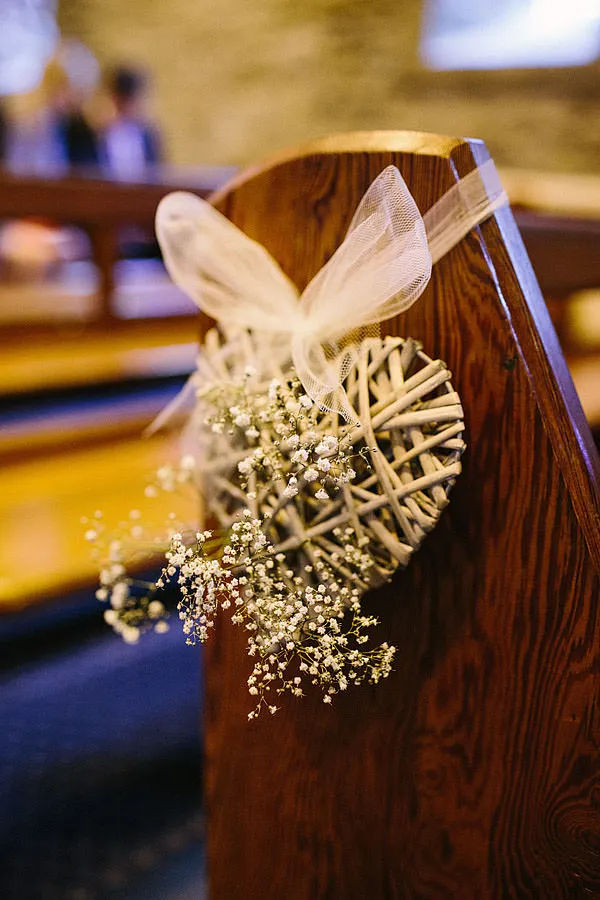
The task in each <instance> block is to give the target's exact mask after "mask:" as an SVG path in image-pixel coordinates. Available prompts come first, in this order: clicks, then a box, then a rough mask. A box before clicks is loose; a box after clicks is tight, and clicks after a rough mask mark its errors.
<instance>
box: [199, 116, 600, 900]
mask: <svg viewBox="0 0 600 900" xmlns="http://www.w3.org/2000/svg"><path fill="white" fill-rule="evenodd" d="M485 159H487V151H486V149H485V147H484V146H483V145H482V144H481V143H479V142H477V141H469V140H460V139H454V138H445V137H441V136H432V135H418V134H410V133H404V132H398V133H395V132H393V133H385V132H382V133H374V134H365V135H361V134H358V135H342V136H339V137H337V138H331V139H327V140H323V141H320V142H315V143H314V144H312V145H309V146H307V147H302V148H300V149H299V150H298V151H297V152H296V153H294V152H290V153H288V154H284V155H281V156H280V157H278V158H276V159H272V160H270V161H269V162H268V163H267V164H265V165H264V166H263V167H260V166H257V167H254V168H253V169H251V170H249V171H248V173H247V174H242V175H240V176H239V177H238V178H237V179H236V180H235V182H234V183H232V184H230V186H229V188H228V189H227V190H224V191H223V192H222V193H220V194H218V195H217V197H216V198H215V202H216V204H217V206H218V208H219V209H220V210H221V211H222V212H224V213H225V214H226V215H227V216H228V217H229V218H230V219H231V220H232V221H233V222H234V223H235V224H236V225H238V227H240V228H242V229H243V230H244V231H245V232H246V233H247V234H249V235H250V236H251V237H253V238H254V239H256V240H258V241H260V242H261V243H262V244H264V245H265V246H266V247H267V249H268V250H269V251H270V253H271V254H272V255H273V256H274V257H275V258H276V259H277V261H278V262H279V263H280V265H281V266H282V268H283V269H284V271H285V272H286V273H287V274H288V275H289V276H290V277H291V278H292V280H293V281H294V282H295V283H296V284H297V285H298V286H299V287H300V288H303V287H304V286H305V285H306V284H307V282H308V281H309V279H310V278H311V277H312V276H313V275H314V274H315V272H316V271H318V270H319V268H320V267H321V266H322V265H323V263H324V262H325V260H326V258H327V257H328V255H329V254H330V253H331V250H332V248H334V247H335V246H337V245H338V244H339V242H340V240H341V238H342V237H343V235H344V233H345V230H346V228H347V226H348V223H349V220H350V218H351V216H352V213H353V211H354V209H355V208H356V205H357V203H358V201H359V199H360V197H361V196H362V194H363V192H364V191H365V189H366V188H367V186H368V184H369V183H370V182H371V180H372V179H373V178H374V177H375V176H376V175H377V174H378V173H379V172H380V171H381V170H382V169H383V168H384V166H386V165H388V164H390V163H394V164H395V165H397V166H398V167H399V168H400V170H401V172H402V174H403V175H404V177H405V179H406V180H407V183H408V186H409V189H410V190H411V192H412V193H413V196H414V197H415V200H416V202H417V205H418V206H419V208H420V209H421V210H422V211H423V212H424V211H426V210H427V209H429V208H430V207H431V205H432V204H433V203H434V202H435V201H436V200H438V199H439V197H440V196H441V195H442V194H443V193H444V192H445V191H446V190H448V189H449V188H450V187H451V186H452V185H453V184H454V183H455V181H456V179H457V178H460V177H462V176H464V175H466V174H467V173H468V172H469V171H471V170H472V169H473V168H474V166H475V165H477V164H478V163H481V162H483V161H485ZM274 196H277V197H278V198H279V200H280V201H281V202H280V203H278V204H277V207H276V208H275V207H274V206H273V205H272V204H270V203H269V198H272V197H274ZM265 209H268V210H269V215H268V216H267V215H263V214H262V211H263V210H265ZM384 330H385V332H386V333H389V334H392V335H404V336H406V335H411V336H412V337H414V338H416V339H418V340H420V341H422V343H423V345H424V347H425V348H426V351H427V352H428V353H429V354H430V355H432V356H434V357H440V358H441V359H444V360H445V361H446V362H447V364H448V366H449V368H450V369H451V371H452V373H453V385H454V386H455V387H456V389H457V390H458V391H459V392H460V394H461V397H462V402H463V406H464V411H465V420H466V423H467V442H468V450H467V453H466V456H465V465H464V471H463V473H462V475H461V477H460V479H458V480H457V484H456V486H455V488H454V490H453V494H452V499H451V503H450V506H449V508H448V510H447V511H446V512H445V514H444V516H443V518H442V520H441V521H440V524H439V526H438V528H437V529H436V531H435V532H434V533H433V534H432V535H431V536H429V538H428V540H427V542H426V544H425V545H424V546H423V547H422V548H421V550H420V551H419V553H418V554H417V555H416V556H415V558H414V559H413V560H412V562H411V565H410V566H409V567H408V568H407V569H406V570H404V571H401V572H398V573H397V575H396V577H395V578H394V580H393V581H392V583H391V584H390V585H389V586H388V587H387V588H385V589H383V590H382V591H381V592H378V593H376V594H375V595H374V596H373V597H372V598H371V601H370V602H369V603H368V611H369V612H370V613H374V614H376V615H377V616H378V617H379V618H380V620H381V623H382V625H381V630H380V635H381V638H382V639H387V640H389V641H391V642H392V643H393V644H394V646H396V647H397V648H398V657H397V664H396V667H395V671H394V673H393V674H392V675H391V676H390V678H389V679H387V680H386V681H385V682H383V683H380V684H379V685H377V686H376V687H374V688H372V689H371V688H366V687H365V688H364V689H357V690H355V691H352V692H351V691H347V692H346V693H345V694H344V695H343V696H340V697H337V698H336V700H335V701H334V703H333V705H332V706H331V707H326V706H324V705H323V703H322V699H321V697H320V696H319V695H318V693H317V692H314V693H313V692H312V691H311V692H307V696H306V697H305V698H304V699H302V700H301V701H297V700H295V699H293V698H284V699H283V700H281V701H278V702H279V703H280V705H281V706H282V709H281V710H280V711H279V712H278V713H277V715H276V716H275V717H273V718H272V717H270V716H267V717H265V718H262V717H261V718H259V719H258V720H255V721H253V722H251V723H248V722H247V720H246V715H247V712H248V710H249V708H251V706H252V702H251V699H250V698H249V697H248V695H247V685H246V678H247V675H248V673H249V671H250V670H251V663H249V661H248V659H247V656H246V647H245V635H244V634H243V632H242V631H241V630H240V629H235V628H233V627H232V626H230V624H229V623H228V622H227V621H224V620H222V621H220V622H218V623H217V633H216V635H215V636H214V638H213V639H212V640H211V641H209V643H208V644H207V646H206V653H205V656H206V660H207V663H206V681H207V697H206V706H205V708H206V714H205V732H206V754H207V759H206V770H207V780H206V784H207V798H208V823H209V872H210V881H209V888H210V893H209V896H210V897H211V900H225V898H227V900H237V898H240V900H241V898H244V900H255V898H256V900H259V898H260V900H280V898H281V897H283V896H285V897H287V898H289V900H313V898H315V897H327V898H328V900H338V898H339V900H364V898H365V897H372V898H377V900H384V898H386V900H393V898H403V900H408V898H415V900H416V898H420V897H427V898H430V900H434V898H440V900H441V898H445V897H460V898H462V900H475V898H478V900H492V898H496V897H500V896H506V897H508V896H514V897H517V896H518V897H520V898H525V897H531V898H537V897H541V896H544V897H552V898H554V900H568V898H571V897H575V896H579V894H580V893H581V895H582V896H583V894H584V893H585V894H588V893H589V894H590V895H592V894H593V893H595V892H598V890H600V861H599V858H598V853H597V846H598V842H599V841H600V814H599V812H598V807H597V803H596V801H595V793H596V790H597V784H598V780H599V778H600V754H599V752H598V749H599V745H600V730H599V727H598V708H599V697H598V665H599V664H598V649H597V648H598V612H599V608H598V598H599V596H600V578H599V575H600V529H599V528H598V521H599V517H600V464H599V460H598V455H597V452H596V450H595V447H594V445H593V441H592V438H591V434H590V431H589V428H588V426H587V424H586V422H585V419H584V416H583V414H582V410H581V407H580V404H579V401H578V398H577V395H576V393H575V390H574V387H573V384H572V381H571V379H570V376H569V373H568V370H567V367H566V364H565V360H564V358H563V356H562V353H561V351H560V348H559V345H558V343H557V341H556V336H555V333H554V330H553V328H552V325H551V323H550V320H549V316H548V312H547V309H546V306H545V304H544V302H543V299H542V295H541V293H540V291H539V288H538V285H537V284H536V281H535V277H534V275H533V270H532V268H531V265H530V263H529V261H528V259H527V256H526V253H525V251H524V247H523V244H522V240H521V238H520V235H519V232H518V230H517V228H516V225H515V222H514V219H513V216H512V214H511V212H510V210H509V209H506V208H505V209H501V210H499V211H498V212H497V214H496V215H495V216H494V217H492V218H491V219H489V220H488V221H486V222H485V223H483V224H482V225H481V226H480V227H478V228H477V229H474V230H473V231H472V232H471V233H470V234H469V235H468V236H467V238H465V239H464V240H463V241H462V242H461V243H460V245H459V246H457V247H456V248H454V250H452V251H451V252H450V253H449V254H448V255H447V256H446V257H444V258H443V259H442V260H441V262H440V263H439V264H438V265H437V266H436V267H435V269H434V274H433V277H432V280H431V282H430V285H429V286H428V288H427V291H426V293H425V294H424V295H423V297H422V298H421V300H420V302H418V303H417V304H415V305H414V306H413V307H411V308H410V309H409V310H408V311H407V312H405V313H403V314H402V315H401V316H398V317H397V318H395V319H394V320H392V321H390V322H387V323H385V325H384ZM582 892H583V893H582Z"/></svg>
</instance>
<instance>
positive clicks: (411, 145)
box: [208, 131, 483, 205]
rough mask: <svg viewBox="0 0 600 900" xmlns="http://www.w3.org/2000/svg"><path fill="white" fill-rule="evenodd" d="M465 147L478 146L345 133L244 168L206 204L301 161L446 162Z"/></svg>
mask: <svg viewBox="0 0 600 900" xmlns="http://www.w3.org/2000/svg"><path fill="white" fill-rule="evenodd" d="M465 143H466V144H469V145H471V144H482V142H481V141H479V140H478V139H476V138H459V137H452V136H450V135H442V134H433V133H429V132H426V131H349V132H346V133H341V134H335V135H329V136H327V137H322V138H317V139H315V140H313V141H309V142H308V143H306V144H301V145H300V146H297V147H289V148H286V149H284V150H280V151H278V152H276V153H274V154H272V155H269V156H267V157H265V158H264V159H263V160H261V161H260V162H258V163H256V164H255V165H251V166H248V167H247V168H245V169H243V170H242V171H241V172H239V173H237V174H236V175H234V176H233V178H231V179H230V180H229V181H227V182H226V183H225V184H224V185H223V186H222V187H221V188H218V189H217V190H216V191H214V192H213V193H212V194H211V195H210V197H209V198H208V200H209V202H210V203H212V204H213V205H215V204H218V203H220V202H221V201H222V200H223V198H224V197H226V196H227V194H229V193H230V192H231V191H233V190H235V189H237V188H239V187H240V185H242V184H244V183H245V182H247V181H251V180H252V179H253V178H255V177H256V176H257V175H260V174H261V173H263V172H266V171H268V170H269V169H273V168H275V167H276V166H279V165H284V164H285V163H287V162H289V161H290V160H292V159H298V158H301V157H306V156H314V155H326V156H327V155H333V154H336V153H376V152H382V153H385V152H396V153H414V154H417V155H422V156H439V157H442V158H444V159H449V158H450V157H451V156H452V153H453V152H454V151H455V150H456V148H457V147H460V146H462V145H464V144H465ZM482 146H483V145H482Z"/></svg>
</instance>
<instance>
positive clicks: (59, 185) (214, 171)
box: [0, 166, 234, 322]
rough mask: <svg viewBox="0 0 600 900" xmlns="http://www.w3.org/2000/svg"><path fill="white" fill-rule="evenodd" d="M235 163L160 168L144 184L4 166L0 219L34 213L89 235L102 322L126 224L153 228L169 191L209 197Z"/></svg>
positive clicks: (109, 313) (109, 314) (109, 312)
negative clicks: (17, 171) (177, 170)
mask: <svg viewBox="0 0 600 900" xmlns="http://www.w3.org/2000/svg"><path fill="white" fill-rule="evenodd" d="M233 172H234V169H233V168H232V167H231V166H229V167H228V166H213V167H206V168H204V169H202V168H198V169H195V170H193V171H192V172H189V173H187V172H186V174H185V176H181V175H179V177H173V174H170V173H169V171H168V170H165V171H164V172H163V171H162V170H160V169H159V170H157V172H156V173H154V175H153V176H152V177H151V178H149V179H148V180H147V181H146V182H144V183H138V184H134V183H129V182H121V181H114V180H110V179H107V178H106V177H102V176H100V175H93V173H92V175H93V177H92V175H91V176H90V177H86V178H74V177H68V178H57V179H55V180H49V179H44V178H37V177H22V176H15V175H10V174H9V173H7V172H5V171H1V170H0V220H1V219H9V218H25V217H35V218H40V219H48V220H50V221H52V222H56V223H58V224H64V225H78V226H79V227H81V228H83V229H84V230H85V231H86V232H87V233H88V234H89V236H90V239H91V242H92V248H93V257H94V262H95V263H96V265H97V267H98V270H99V273H100V309H99V315H98V318H99V320H100V321H104V322H110V321H112V320H113V319H114V310H113V305H112V296H113V291H114V286H115V284H114V267H115V263H116V261H117V259H118V232H119V229H120V228H121V227H122V226H123V225H138V226H140V227H141V228H145V229H147V230H148V231H149V233H153V230H154V215H155V213H156V207H157V206H158V203H159V201H160V200H161V199H162V197H164V196H165V194H168V193H170V192H171V191H174V190H178V189H182V188H183V187H185V188H186V189H188V190H194V191H195V192H196V193H198V194H199V195H200V196H208V195H209V194H210V193H211V192H212V191H214V190H216V189H217V188H218V187H220V186H222V185H223V184H224V183H225V182H226V181H227V180H228V178H230V177H231V175H232V174H233Z"/></svg>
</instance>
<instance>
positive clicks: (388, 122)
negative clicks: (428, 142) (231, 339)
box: [59, 0, 600, 172]
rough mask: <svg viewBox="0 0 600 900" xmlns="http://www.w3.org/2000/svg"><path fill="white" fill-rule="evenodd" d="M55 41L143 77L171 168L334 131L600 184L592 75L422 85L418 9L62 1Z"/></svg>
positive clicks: (391, 2) (484, 76) (364, 1)
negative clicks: (591, 175)
mask: <svg viewBox="0 0 600 900" xmlns="http://www.w3.org/2000/svg"><path fill="white" fill-rule="evenodd" d="M59 20H60V24H61V26H62V29H63V32H64V33H65V34H72V35H76V36H78V37H80V38H81V39H82V40H84V41H85V42H86V43H87V44H88V45H89V46H90V47H91V49H92V50H93V51H94V52H95V53H96V54H97V55H98V57H99V59H100V60H101V62H103V63H111V62H115V61H123V60H127V61H131V62H137V63H140V64H142V65H143V66H145V67H146V68H148V69H150V70H151V72H152V73H153V76H154V85H155V102H154V109H155V112H156V116H157V118H158V120H159V121H160V122H161V123H162V125H163V128H164V132H165V137H166V144H167V148H168V153H169V157H170V159H171V160H172V161H173V162H175V163H179V164H193V163H234V164H243V163H245V162H248V161H250V160H256V159H260V158H261V157H263V156H264V155H266V154H267V153H271V152H273V151H274V150H276V149H279V148H282V147H285V146H290V145H294V144H297V143H299V142H303V141H306V140H308V139H310V138H313V137H318V136H321V135H324V134H328V133H331V132H334V131H349V130H361V129H373V128H377V129H381V128H384V129H385V128H391V129H395V128H398V129H416V130H421V131H438V132H441V133H446V134H461V135H468V136H472V137H473V136H474V137H481V138H483V139H484V140H485V141H486V142H487V144H488V146H489V147H490V149H491V151H492V154H493V155H494V157H495V158H496V160H497V161H498V162H499V163H502V164H509V165H514V166H521V167H527V168H529V167H532V168H539V169H545V170H553V169H554V170H559V169H560V170H564V171H594V172H598V171H600V153H599V148H600V115H598V101H599V99H600V78H599V77H598V76H599V75H600V66H599V65H595V66H592V67H586V68H582V69H571V70H532V71H523V72H506V71H498V72H490V73H474V72H466V73H464V72H461V73H457V72H454V73H433V72H427V71H425V70H424V68H423V67H422V66H421V65H420V63H419V60H418V53H417V47H418V38H419V28H420V26H421V0H61V5H60V11H59Z"/></svg>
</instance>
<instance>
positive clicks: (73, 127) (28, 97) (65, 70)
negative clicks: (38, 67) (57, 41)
mask: <svg viewBox="0 0 600 900" xmlns="http://www.w3.org/2000/svg"><path fill="white" fill-rule="evenodd" d="M97 75H98V64H97V62H96V60H95V59H94V57H93V55H92V54H91V53H90V51H89V50H88V49H87V48H86V47H84V46H83V45H82V44H79V42H77V41H63V42H62V44H61V45H60V47H59V50H58V52H57V53H56V54H55V56H54V57H53V58H52V59H51V60H50V62H49V63H48V65H47V66H46V69H45V71H44V74H43V77H42V80H41V82H40V84H39V85H38V86H37V87H36V88H35V89H34V90H32V91H29V92H27V93H24V94H17V95H14V96H11V97H8V98H7V125H6V142H5V162H6V166H7V168H8V169H9V170H10V171H11V172H14V173H16V174H31V175H40V176H46V177H51V176H57V175H64V174H66V173H67V172H68V170H69V169H71V168H79V167H82V166H88V167H89V166H96V165H97V164H98V146H97V139H96V136H95V134H94V130H93V128H92V127H91V125H90V124H89V122H88V120H87V117H86V116H85V114H84V111H83V106H84V102H85V99H86V96H87V95H88V94H89V93H90V92H91V90H93V88H94V87H95V84H96V82H97Z"/></svg>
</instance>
